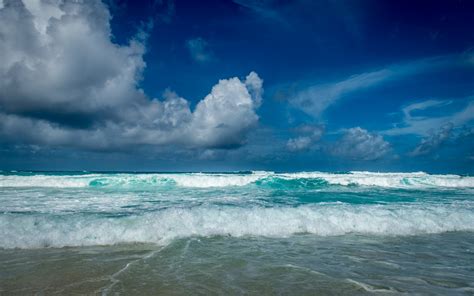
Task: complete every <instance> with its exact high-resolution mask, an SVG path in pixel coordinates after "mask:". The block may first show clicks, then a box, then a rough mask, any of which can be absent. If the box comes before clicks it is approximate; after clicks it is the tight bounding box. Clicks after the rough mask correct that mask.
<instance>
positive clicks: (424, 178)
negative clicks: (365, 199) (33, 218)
mask: <svg viewBox="0 0 474 296" xmlns="http://www.w3.org/2000/svg"><path fill="white" fill-rule="evenodd" d="M248 185H255V186H263V187H268V188H277V189H278V188H282V189H284V188H289V189H291V188H298V187H301V188H314V187H322V186H327V185H340V186H377V187H385V188H413V189H426V188H463V187H464V188H474V177H470V176H469V177H467V176H459V175H430V174H427V173H423V172H418V173H373V172H348V173H341V174H336V173H323V172H301V173H273V172H252V173H235V174H219V173H213V174H205V173H176V174H112V173H110V174H79V175H66V174H61V175H51V174H29V175H19V174H18V175H17V174H8V175H0V187H56V188H74V187H76V188H81V187H96V188H101V187H110V188H114V187H117V188H146V187H150V186H151V187H160V186H181V187H194V188H210V187H228V186H248Z"/></svg>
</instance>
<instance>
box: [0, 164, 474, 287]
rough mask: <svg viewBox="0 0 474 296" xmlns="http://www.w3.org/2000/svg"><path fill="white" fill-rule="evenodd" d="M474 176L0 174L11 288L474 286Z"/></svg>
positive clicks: (1, 243) (2, 259) (4, 264)
mask: <svg viewBox="0 0 474 296" xmlns="http://www.w3.org/2000/svg"><path fill="white" fill-rule="evenodd" d="M473 231H474V177H470V176H457V175H429V174H426V173H422V172H418V173H370V172H347V173H338V174H332V173H322V172H301V173H273V172H241V173H225V174H224V173H212V174H210V173H153V174H151V173H149V174H144V173H140V174H138V173H137V174H131V173H127V174H125V173H88V172H81V173H31V172H30V173H29V172H3V173H1V174H0V238H1V240H0V248H1V249H0V267H1V268H0V271H1V272H0V293H1V292H2V291H3V292H5V293H7V294H10V293H17V294H23V293H26V294H28V293H37V292H39V293H47V294H48V293H86V294H87V293H93V294H94V293H96V294H116V293H119V294H120V293H123V294H124V295H128V294H131V293H132V294H150V293H152V294H156V293H157V292H162V293H166V294H189V293H191V292H198V293H201V294H222V293H231V294H246V293H250V294H278V293H281V294H308V295H309V294H315V293H316V294H317V293H333V294H348V295H353V294H358V293H360V294H365V293H382V292H391V293H404V292H409V293H421V294H432V293H437V294H461V295H462V294H469V293H474V268H473V267H472V266H474V264H472V263H473V262H474V235H473V234H474V232H473Z"/></svg>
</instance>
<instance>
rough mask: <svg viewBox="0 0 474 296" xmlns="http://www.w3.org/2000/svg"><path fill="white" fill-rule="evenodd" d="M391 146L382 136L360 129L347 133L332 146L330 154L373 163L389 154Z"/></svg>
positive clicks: (350, 130)
mask: <svg viewBox="0 0 474 296" xmlns="http://www.w3.org/2000/svg"><path fill="white" fill-rule="evenodd" d="M390 151H391V146H390V144H389V143H388V142H386V141H385V140H384V139H383V138H382V136H380V135H377V134H373V133H370V132H369V131H367V130H365V129H362V128H360V127H354V128H350V129H348V130H346V131H345V133H344V135H343V136H342V138H341V139H339V140H338V141H337V142H336V143H334V144H333V145H331V148H330V151H329V153H330V154H332V155H334V156H338V157H342V158H347V159H351V160H364V161H371V160H377V159H381V158H383V157H385V156H387V155H388V154H389V152H390Z"/></svg>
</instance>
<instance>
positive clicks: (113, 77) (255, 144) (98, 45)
mask: <svg viewBox="0 0 474 296" xmlns="http://www.w3.org/2000/svg"><path fill="white" fill-rule="evenodd" d="M0 3H1V1H0ZM472 28H474V3H473V2H472V1H468V0H464V1H463V0H458V1H375V0H373V1H369V0H365V1H342V0H328V1H304V0H299V1H298V0H296V1H272V0H260V1H256V0H253V1H252V0H235V1H180V0H175V1H171V0H155V1H125V0H108V1H105V2H101V1H85V2H80V1H79V2H77V1H76V2H74V1H61V0H25V1H23V2H21V1H11V0H9V1H5V0H4V1H3V4H0V36H1V37H2V38H0V59H1V60H2V61H4V62H3V63H2V65H1V66H0V76H1V77H0V78H1V79H0V80H1V81H2V82H1V83H0V151H1V154H0V169H35V170H153V171H162V170H163V171H164V170H174V171H195V170H198V171H201V170H206V171H209V170H210V171H219V170H256V169H258V170H277V171H293V170H323V171H347V170H372V171H420V170H423V171H428V172H443V173H444V172H453V173H473V168H474V92H473V90H474V31H473V30H472Z"/></svg>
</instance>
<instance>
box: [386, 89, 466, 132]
mask: <svg viewBox="0 0 474 296" xmlns="http://www.w3.org/2000/svg"><path fill="white" fill-rule="evenodd" d="M464 100H465V101H467V104H466V105H465V107H464V108H462V109H461V110H458V111H456V112H452V113H451V114H447V115H442V116H428V115H422V114H419V115H413V112H415V111H416V112H423V111H429V110H433V109H439V108H443V107H446V106H448V105H450V104H452V103H453V101H451V100H425V101H421V102H416V103H412V104H410V105H407V106H405V107H403V108H402V110H401V113H402V114H403V118H402V121H401V122H399V123H397V124H396V125H395V127H393V128H391V129H388V130H384V131H382V132H381V133H382V134H384V135H388V136H400V135H410V134H411V135H418V136H424V137H426V136H429V135H430V134H432V133H433V132H434V131H435V130H437V129H439V128H441V127H442V126H443V125H446V124H448V123H450V124H452V125H453V127H459V126H462V125H464V124H467V123H469V122H471V121H472V120H474V98H473V97H468V98H465V99H464Z"/></svg>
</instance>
